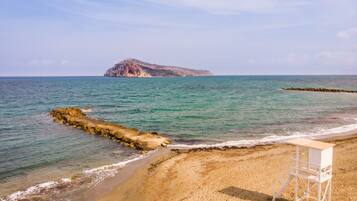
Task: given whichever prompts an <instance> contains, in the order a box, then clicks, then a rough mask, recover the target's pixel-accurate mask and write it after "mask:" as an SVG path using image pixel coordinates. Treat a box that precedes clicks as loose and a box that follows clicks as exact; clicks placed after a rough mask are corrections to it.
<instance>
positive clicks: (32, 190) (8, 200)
mask: <svg viewBox="0 0 357 201" xmlns="http://www.w3.org/2000/svg"><path fill="white" fill-rule="evenodd" d="M58 184H59V183H58V182H55V181H48V182H44V183H41V184H37V185H34V186H31V187H29V188H27V189H25V190H23V191H17V192H15V193H12V194H10V195H9V196H7V197H5V198H4V199H2V200H1V201H16V200H20V199H24V198H26V196H30V195H33V194H36V193H39V192H41V191H42V190H44V189H50V188H54V187H56V186H57V185H58Z"/></svg>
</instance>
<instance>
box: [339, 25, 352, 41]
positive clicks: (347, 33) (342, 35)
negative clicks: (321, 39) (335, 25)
mask: <svg viewBox="0 0 357 201" xmlns="http://www.w3.org/2000/svg"><path fill="white" fill-rule="evenodd" d="M336 36H337V37H338V38H342V39H350V38H352V37H353V36H357V27H352V28H349V29H346V30H342V31H339V32H338V33H337V34H336Z"/></svg>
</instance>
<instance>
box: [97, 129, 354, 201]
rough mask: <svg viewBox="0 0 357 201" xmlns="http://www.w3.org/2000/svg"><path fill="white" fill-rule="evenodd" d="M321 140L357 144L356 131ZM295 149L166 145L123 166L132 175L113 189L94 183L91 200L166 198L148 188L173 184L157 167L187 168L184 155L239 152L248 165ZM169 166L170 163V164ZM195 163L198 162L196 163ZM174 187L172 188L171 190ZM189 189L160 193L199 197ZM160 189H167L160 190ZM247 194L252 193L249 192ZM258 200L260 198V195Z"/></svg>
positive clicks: (200, 157) (272, 145)
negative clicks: (179, 147)
mask: <svg viewBox="0 0 357 201" xmlns="http://www.w3.org/2000/svg"><path fill="white" fill-rule="evenodd" d="M320 140H321V141H326V142H333V143H336V144H337V151H339V149H340V147H341V146H342V145H343V144H349V145H351V144H352V145H353V146H356V147H357V132H354V133H349V134H348V135H343V136H341V135H335V136H329V137H325V138H323V139H320ZM293 151H294V150H293V149H292V146H290V145H286V144H282V143H276V144H265V145H256V146H251V147H210V148H191V149H170V148H166V149H165V150H162V152H161V154H159V155H157V156H155V157H151V158H150V159H148V160H146V161H145V162H144V163H141V164H140V165H139V166H136V167H135V168H134V169H132V168H133V166H131V165H130V164H129V165H128V166H126V167H124V168H123V169H122V171H126V170H125V169H131V170H132V172H131V173H130V175H126V177H125V178H121V180H118V178H117V181H118V182H117V183H116V184H115V185H114V186H110V187H109V189H110V190H108V183H105V182H103V184H99V185H98V186H97V187H94V188H93V189H92V190H94V191H96V195H97V196H96V197H95V198H94V199H90V200H99V201H112V200H137V199H139V198H140V199H141V200H148V201H149V200H157V199H158V200H165V199H161V198H159V197H157V196H155V195H154V194H155V193H150V192H149V191H150V190H153V191H160V188H159V187H155V185H154V183H158V184H160V185H163V186H167V185H169V186H170V185H171V184H170V183H171V182H172V181H171V180H170V174H169V177H168V178H167V179H163V178H160V176H159V175H160V174H161V173H159V171H158V170H166V171H170V170H168V169H170V168H172V169H175V170H176V171H177V172H180V171H183V172H185V170H183V168H184V166H179V165H176V163H178V162H179V161H180V162H182V161H183V163H184V162H185V161H188V159H185V157H194V156H195V155H198V156H199V157H198V159H203V160H206V159H205V158H204V157H216V156H214V155H228V157H229V158H230V157H235V156H234V155H237V157H241V159H240V160H238V162H237V164H238V165H239V163H240V162H241V163H246V165H248V166H249V163H251V164H253V166H254V163H255V162H254V161H253V162H252V161H250V158H249V157H250V156H254V158H263V159H264V157H265V154H267V153H268V155H269V154H270V153H269V152H272V153H274V154H273V155H274V156H279V155H280V154H281V155H284V156H285V155H286V154H287V153H289V154H288V155H291V154H292V153H293ZM279 152H281V153H279ZM356 152H357V151H356ZM336 154H337V153H336ZM356 154H357V153H356ZM208 155H209V156H208ZM211 155H212V156H211ZM216 159H217V160H222V163H226V162H228V163H231V162H230V161H226V160H224V159H219V158H216ZM247 161H250V162H247ZM211 162H212V161H211ZM187 163H189V164H191V165H192V163H194V161H192V160H189V162H187ZM168 164H170V165H168ZM166 166H170V167H169V168H168V167H166ZM283 166H284V167H283V168H282V169H284V168H285V170H286V171H287V170H288V166H287V165H283ZM193 167H195V166H193ZM356 167H357V166H356ZM187 168H189V167H187ZM191 168H192V167H191ZM201 168H202V167H201ZM220 168H223V169H224V166H223V165H222V166H220V165H219V164H218V165H216V166H214V167H210V168H209V169H211V170H210V171H214V170H215V169H216V170H217V169H220ZM153 172H154V173H153ZM198 172H200V171H199V170H198ZM335 172H336V171H335ZM191 173H192V172H191ZM193 174H196V173H193ZM334 174H335V173H334ZM161 176H162V175H161ZM166 176H167V175H166ZM171 176H172V175H171ZM196 176H197V175H196ZM206 176H207V177H210V174H209V173H208V174H207V175H206ZM216 176H217V175H216ZM250 176H252V177H254V175H252V174H251V173H250ZM356 177H357V176H356ZM177 178H179V179H184V178H181V177H179V176H177V175H175V176H174V179H177ZM284 178H285V177H284ZM157 180H159V181H157ZM198 180H200V179H198ZM210 180H212V178H209V179H208V181H205V182H204V183H211V182H212V181H210ZM192 182H194V181H192ZM280 182H281V181H280ZM163 183H164V184H163ZM218 183H219V182H218ZM223 183H224V182H223ZM181 184H182V185H188V186H192V185H191V183H181ZM104 186H106V187H107V190H106V191H102V190H100V189H103V187H104ZM275 186H276V185H275ZM176 187H178V186H176ZM180 188H181V187H180ZM172 190H173V189H172V188H171V191H172ZM181 190H182V189H181ZM229 190H233V191H235V190H237V189H234V188H232V189H227V191H229ZM174 191H176V190H174ZM185 191H186V192H185ZM188 191H190V189H189V188H188V189H184V190H183V191H182V192H181V194H182V195H180V193H177V194H175V193H174V195H170V194H171V193H172V192H170V190H169V192H170V193H167V194H166V195H163V194H161V196H162V197H163V198H165V196H166V199H170V200H199V199H191V198H190V197H186V198H184V197H182V196H183V195H186V194H187V192H188ZM135 192H143V194H141V195H140V196H144V197H138V195H137V194H136V193H135ZM160 192H161V191H160ZM161 193H165V192H161ZM192 193H193V194H195V192H190V193H189V194H190V195H192ZM223 194H224V193H223ZM228 194H229V193H228ZM233 194H234V193H233ZM248 194H249V193H248ZM258 195H261V196H262V197H264V198H266V197H269V196H271V195H272V191H271V192H270V194H269V193H261V194H258ZM167 196H168V197H167ZM171 196H173V197H171ZM200 196H204V194H200ZM285 196H288V197H289V195H285ZM193 197H195V196H193ZM223 197H225V196H223ZM248 197H249V195H248ZM258 197H259V196H258ZM92 198H93V197H92ZM200 198H201V199H202V197H200ZM208 198H209V197H205V199H208ZM246 198H247V197H246ZM246 198H245V199H246ZM356 198H357V197H356ZM208 200H209V199H208ZM213 200H215V199H213ZM223 200H237V199H236V197H235V198H234V196H233V197H230V196H229V195H228V197H226V198H225V199H223ZM238 200H240V199H238ZM242 200H244V199H242ZM248 200H249V199H248ZM258 200H260V198H259V199H258ZM346 200H348V199H346Z"/></svg>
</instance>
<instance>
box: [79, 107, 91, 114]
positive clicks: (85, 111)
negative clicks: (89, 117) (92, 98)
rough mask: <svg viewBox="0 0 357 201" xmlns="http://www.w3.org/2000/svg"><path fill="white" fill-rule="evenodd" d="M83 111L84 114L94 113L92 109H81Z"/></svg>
mask: <svg viewBox="0 0 357 201" xmlns="http://www.w3.org/2000/svg"><path fill="white" fill-rule="evenodd" d="M81 111H82V112H84V113H89V112H92V109H90V108H85V109H81Z"/></svg>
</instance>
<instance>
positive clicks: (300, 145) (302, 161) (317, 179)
mask: <svg viewBox="0 0 357 201" xmlns="http://www.w3.org/2000/svg"><path fill="white" fill-rule="evenodd" d="M287 143H288V144H291V145H295V146H296V152H295V157H294V159H293V160H294V167H292V169H291V171H290V173H289V178H288V179H287V181H286V182H285V183H284V185H283V186H282V187H281V189H280V191H279V192H277V193H275V195H274V197H273V201H275V199H276V198H278V197H280V196H281V194H282V193H283V192H284V191H285V189H286V187H287V186H288V185H289V183H290V181H291V180H294V181H295V192H294V195H295V199H294V201H301V200H306V201H308V200H317V201H331V187H332V161H333V147H334V144H330V143H325V142H320V141H315V140H309V139H304V138H297V139H291V140H288V141H287ZM299 186H300V187H302V188H304V189H299Z"/></svg>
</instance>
